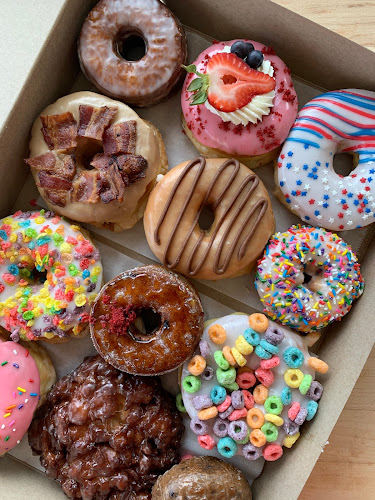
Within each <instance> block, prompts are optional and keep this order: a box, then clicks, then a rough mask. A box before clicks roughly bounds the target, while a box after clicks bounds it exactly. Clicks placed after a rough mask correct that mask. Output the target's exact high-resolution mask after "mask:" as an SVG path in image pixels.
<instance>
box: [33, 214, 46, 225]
mask: <svg viewBox="0 0 375 500" xmlns="http://www.w3.org/2000/svg"><path fill="white" fill-rule="evenodd" d="M45 220H46V219H45V218H44V217H41V216H39V217H35V219H34V221H35V223H36V224H43V222H44V221H45Z"/></svg>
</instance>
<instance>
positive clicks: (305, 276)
mask: <svg viewBox="0 0 375 500" xmlns="http://www.w3.org/2000/svg"><path fill="white" fill-rule="evenodd" d="M311 278H312V276H311V275H310V274H307V273H305V272H304V273H303V283H302V284H303V285H307V284H308V283H310V281H311Z"/></svg>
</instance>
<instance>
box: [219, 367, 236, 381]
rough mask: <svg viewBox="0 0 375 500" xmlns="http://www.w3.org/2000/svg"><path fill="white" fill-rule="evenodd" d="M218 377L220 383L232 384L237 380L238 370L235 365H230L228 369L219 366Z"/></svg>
mask: <svg viewBox="0 0 375 500" xmlns="http://www.w3.org/2000/svg"><path fill="white" fill-rule="evenodd" d="M216 378H217V381H218V382H219V384H220V385H224V384H232V383H233V382H234V381H235V380H236V370H235V368H233V366H231V367H229V369H228V370H222V369H221V368H217V370H216Z"/></svg>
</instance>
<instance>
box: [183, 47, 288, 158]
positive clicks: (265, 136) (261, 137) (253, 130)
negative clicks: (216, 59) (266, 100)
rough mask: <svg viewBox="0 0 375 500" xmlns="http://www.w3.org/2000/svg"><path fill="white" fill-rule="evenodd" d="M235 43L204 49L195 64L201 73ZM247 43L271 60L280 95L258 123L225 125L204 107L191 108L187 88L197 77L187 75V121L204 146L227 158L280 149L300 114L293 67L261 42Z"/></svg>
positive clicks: (185, 86)
mask: <svg viewBox="0 0 375 500" xmlns="http://www.w3.org/2000/svg"><path fill="white" fill-rule="evenodd" d="M235 41H236V40H230V41H227V42H219V43H215V44H214V45H212V46H211V47H209V48H208V49H206V50H204V51H203V52H202V53H201V54H200V55H199V56H198V58H197V60H196V61H195V62H194V63H193V64H195V65H196V67H197V70H198V71H199V72H203V73H204V72H205V68H206V65H207V63H208V61H209V59H210V58H211V57H212V56H213V55H214V54H217V53H218V52H220V51H222V50H223V49H224V47H226V46H231V45H232V44H233V43H234V42H235ZM246 41H247V42H250V43H252V44H253V45H254V48H255V49H256V50H260V51H261V52H263V54H264V58H265V60H269V61H270V62H271V64H272V66H273V68H274V77H275V80H276V89H275V90H276V96H275V98H274V101H273V107H272V109H271V112H270V114H269V115H267V116H263V117H262V119H261V121H259V122H258V123H256V124H252V123H249V124H248V125H246V126H243V125H241V124H239V125H234V124H233V123H231V122H224V121H223V120H222V119H221V118H220V116H218V115H216V114H214V113H212V112H210V111H209V110H208V109H207V108H206V106H205V105H204V104H200V105H194V106H191V105H190V103H189V98H190V96H191V93H190V92H187V87H188V86H189V85H190V83H191V81H192V80H193V78H195V75H193V74H188V75H187V77H186V79H185V82H184V86H183V90H182V94H181V106H182V111H183V115H184V119H185V120H186V124H187V127H188V129H189V130H190V131H191V133H192V134H193V136H194V138H195V139H196V140H197V141H198V142H199V143H200V144H202V145H203V146H206V147H208V148H211V149H214V150H218V151H219V153H224V154H225V155H226V156H232V155H233V156H239V157H249V156H250V157H252V156H258V155H263V154H265V153H268V152H270V151H273V150H275V149H277V148H278V147H279V146H280V145H281V144H282V143H283V141H284V140H285V138H286V137H287V135H288V133H289V130H290V127H291V126H292V125H293V123H294V120H295V117H296V115H297V106H298V102H297V96H296V93H295V90H294V87H293V83H292V79H291V77H290V70H289V68H287V66H286V65H285V63H284V62H283V61H282V60H281V59H280V58H279V57H277V56H276V54H275V53H274V51H273V49H272V48H270V47H266V46H265V45H263V44H261V43H259V42H254V41H250V40H246Z"/></svg>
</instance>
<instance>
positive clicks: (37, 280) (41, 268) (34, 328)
mask: <svg viewBox="0 0 375 500" xmlns="http://www.w3.org/2000/svg"><path fill="white" fill-rule="evenodd" d="M0 248H1V250H0V325H1V326H2V327H4V328H5V329H6V330H8V331H9V332H11V338H12V340H15V341H17V340H19V339H20V338H21V339H22V340H38V339H41V338H43V339H44V340H57V339H68V338H69V337H80V336H83V335H85V334H86V333H87V326H88V322H89V311H90V305H91V304H92V302H93V301H94V300H95V298H96V296H97V292H98V291H99V289H100V287H101V284H102V265H101V263H100V254H99V251H98V249H97V248H96V247H95V245H94V244H93V242H92V241H91V239H90V238H89V236H88V233H87V232H86V231H83V230H81V229H80V227H79V226H77V225H76V224H73V223H70V222H68V221H67V220H65V219H63V218H62V217H60V216H58V215H56V214H54V213H53V212H50V211H44V210H41V211H39V212H20V211H19V212H16V213H15V214H14V215H12V216H9V217H6V218H4V219H2V220H1V221H0Z"/></svg>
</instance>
